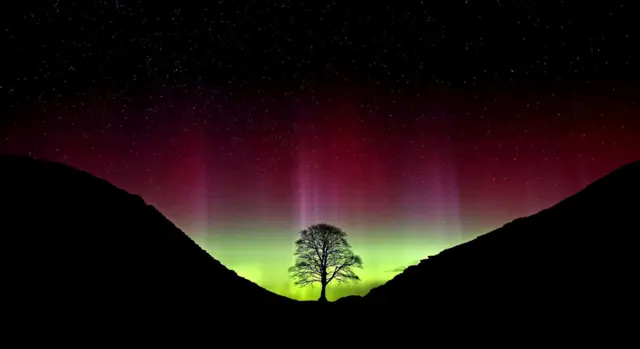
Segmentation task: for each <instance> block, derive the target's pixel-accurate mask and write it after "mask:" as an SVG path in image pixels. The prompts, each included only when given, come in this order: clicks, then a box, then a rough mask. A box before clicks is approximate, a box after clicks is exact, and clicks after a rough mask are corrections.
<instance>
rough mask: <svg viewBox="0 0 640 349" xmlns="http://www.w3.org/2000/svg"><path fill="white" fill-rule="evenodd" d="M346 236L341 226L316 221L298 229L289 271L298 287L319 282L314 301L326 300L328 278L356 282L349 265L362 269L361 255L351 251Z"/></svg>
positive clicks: (356, 276) (358, 279)
mask: <svg viewBox="0 0 640 349" xmlns="http://www.w3.org/2000/svg"><path fill="white" fill-rule="evenodd" d="M346 237H347V234H346V233H345V232H344V231H342V230H341V229H339V228H336V227H334V226H332V225H329V224H325V223H320V224H316V225H312V226H310V227H308V228H307V229H305V230H303V231H301V232H300V238H299V239H298V240H296V251H295V253H294V255H295V256H296V262H295V264H294V265H293V266H292V267H291V268H289V273H290V274H291V276H292V277H293V278H294V279H295V284H296V285H299V286H306V285H312V286H313V284H314V283H316V282H317V283H320V284H321V285H322V291H321V293H320V298H319V299H318V301H321V302H324V301H326V300H327V296H326V289H327V285H328V284H329V283H330V282H332V281H337V282H348V281H352V282H358V281H360V278H359V277H358V275H356V274H355V273H354V272H353V270H352V268H354V267H355V268H362V258H360V256H357V255H355V254H354V253H353V252H352V251H351V246H350V245H349V243H348V242H347V239H346Z"/></svg>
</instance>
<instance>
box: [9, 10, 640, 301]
mask: <svg viewBox="0 0 640 349" xmlns="http://www.w3.org/2000/svg"><path fill="white" fill-rule="evenodd" d="M96 3H99V4H98V5H92V6H93V7H91V8H83V9H79V8H76V7H74V6H70V5H69V4H67V6H66V7H65V6H64V2H63V1H60V2H56V5H55V8H54V7H51V5H46V6H45V5H42V7H41V8H38V9H14V10H13V11H15V13H12V14H13V15H14V18H17V19H15V20H13V21H8V22H5V23H4V25H5V27H6V28H7V30H5V31H4V32H3V34H2V35H3V36H2V40H7V41H5V42H4V43H8V44H7V45H5V46H6V47H9V48H10V49H9V50H8V52H9V53H8V56H9V57H10V59H11V60H12V62H13V63H14V65H13V66H8V65H4V66H3V67H2V73H3V75H2V76H3V80H2V83H0V85H1V86H0V96H1V99H0V100H1V101H2V102H3V104H2V120H1V121H0V151H2V152H6V153H13V154H23V155H31V156H35V157H42V158H47V159H51V160H55V161H60V162H63V163H66V164H69V165H72V166H75V167H77V168H79V169H82V170H85V171H88V172H90V173H92V174H94V175H97V176H99V177H102V178H104V179H106V180H108V181H110V182H111V183H113V184H115V185H116V186H119V187H121V188H123V189H125V190H127V191H129V192H131V193H135V194H138V195H140V196H142V197H143V198H144V199H145V201H147V202H148V203H149V204H152V205H154V206H156V207H157V208H158V209H159V210H160V211H161V212H162V213H163V214H164V215H165V216H167V217H168V218H169V219H170V220H172V221H173V222H174V223H175V224H176V225H177V226H178V227H180V228H181V229H182V230H184V231H185V232H187V233H188V234H189V235H190V236H191V237H192V238H193V239H194V240H195V241H196V242H198V243H199V244H200V245H201V246H202V247H203V248H205V249H206V250H207V251H209V252H210V253H211V254H212V255H213V256H214V257H215V258H217V259H218V260H220V261H221V262H222V263H223V264H225V265H226V266H227V267H229V268H231V269H233V270H235V271H236V272H238V273H239V274H240V275H242V276H245V277H246V278H248V279H250V280H252V281H255V282H257V283H258V284H260V285H261V286H263V287H265V288H267V289H270V290H272V291H274V292H277V293H280V294H283V295H286V296H290V297H293V298H297V299H315V298H317V296H318V294H319V287H316V288H312V289H311V288H309V289H301V288H297V287H295V286H293V283H292V282H291V280H290V279H289V278H288V275H287V268H288V267H289V266H290V265H291V263H292V261H293V247H294V246H293V242H294V240H295V239H296V237H297V235H298V233H299V231H300V230H301V229H303V228H305V227H306V226H308V225H310V224H314V223H318V222H327V223H330V224H333V225H336V226H338V227H340V228H342V229H343V230H344V231H346V232H347V234H349V242H350V243H351V244H352V246H353V250H354V252H356V253H357V254H359V255H360V256H362V258H363V261H364V269H363V270H362V271H359V275H360V277H361V278H362V280H363V282H362V283H361V284H356V285H344V286H340V287H336V286H335V285H330V286H329V288H328V298H329V299H330V300H332V299H335V298H337V297H340V296H344V295H348V294H354V293H358V294H363V293H366V291H367V290H368V289H369V288H370V287H371V286H373V285H377V284H380V283H383V282H384V281H386V280H388V279H389V278H391V277H392V276H393V275H395V274H396V273H398V272H399V270H400V269H401V268H402V267H405V266H407V265H410V264H414V263H416V262H417V261H418V260H420V259H422V258H425V257H427V256H429V255H432V254H435V253H437V252H439V251H441V250H442V249H444V248H447V247H450V246H453V245H455V244H458V243H460V242H463V241H467V240H469V239H472V238H474V237H476V236H478V235H479V234H482V233H485V232H487V231H489V230H491V229H493V228H496V227H498V226H500V225H502V224H504V223H506V222H508V221H509V220H511V219H514V218H517V217H520V216H523V215H528V214H531V213H534V212H536V211H538V210H540V209H543V208H546V207H548V206H550V205H553V204H555V203H556V202H558V201H559V200H561V199H563V198H564V197H566V196H568V195H571V194H573V193H575V192H576V191H578V190H580V189H581V188H583V187H584V186H585V185H587V184H589V183H590V182H592V181H593V180H595V179H597V178H599V177H600V176H603V175H605V174H606V173H608V172H610V171H612V170H614V169H615V168H617V167H618V166H621V165H623V164H625V163H627V162H630V161H633V160H637V159H638V158H640V136H639V135H640V117H639V115H640V105H639V104H638V103H639V98H640V93H638V91H640V89H639V86H638V85H639V84H638V83H637V81H640V80H637V79H636V77H637V65H638V60H637V59H635V60H634V59H633V58H634V56H633V55H634V54H633V53H631V52H629V51H628V50H626V49H627V48H630V47H637V43H638V36H637V32H633V31H629V28H631V27H630V26H631V25H632V24H631V23H632V22H630V19H628V18H627V17H626V15H625V12H624V9H620V8H612V9H611V13H614V15H611V16H613V17H611V16H606V20H603V21H602V22H603V23H600V24H593V23H591V22H589V23H588V24H589V25H588V26H587V21H586V19H585V18H588V15H593V14H594V13H608V12H606V11H603V9H602V8H597V9H586V10H585V9H584V8H583V9H582V11H586V12H579V11H578V12H575V13H574V14H573V16H574V17H571V20H568V21H567V22H566V23H565V22H563V20H561V19H560V17H557V16H560V14H562V13H564V12H563V11H565V10H567V11H568V9H564V10H563V11H560V12H562V13H560V14H558V8H555V7H554V6H560V5H545V4H540V5H537V6H533V5H532V7H527V6H524V5H522V6H523V7H521V8H520V7H517V6H516V5H513V6H516V7H517V8H510V9H504V8H502V7H501V9H502V10H501V11H502V12H500V11H498V12H496V11H495V10H496V9H495V8H491V9H483V8H480V7H477V6H476V7H470V8H467V9H466V10H465V11H464V16H462V18H458V17H457V16H455V15H454V14H453V13H454V11H458V12H456V13H460V9H453V8H454V7H455V6H472V4H469V2H468V1H458V2H456V1H452V4H453V3H455V4H454V5H450V6H451V7H450V8H445V6H444V5H440V6H438V5H421V6H425V9H424V11H426V12H428V13H430V17H429V18H430V19H429V20H425V19H424V18H423V19H420V18H422V17H419V16H418V15H416V14H415V13H416V12H415V11H413V12H411V11H408V10H407V9H400V8H397V9H396V8H393V9H387V11H386V12H385V13H382V14H377V15H374V14H373V13H374V12H373V10H372V9H370V10H362V11H359V12H358V13H354V12H353V11H349V10H348V9H346V8H343V7H342V6H341V5H336V4H333V5H331V6H328V8H330V9H329V10H328V11H333V12H332V14H333V16H334V17H331V16H326V17H323V18H324V19H322V18H320V17H318V16H311V15H310V13H316V14H317V13H320V12H318V11H320V10H319V9H317V8H305V6H303V5H292V4H289V3H288V2H282V4H285V3H286V4H288V5H286V6H289V7H286V8H285V10H282V7H278V6H275V5H273V6H272V7H269V6H267V5H254V7H255V8H253V7H250V6H249V7H243V10H235V7H233V6H234V5H229V4H222V2H221V3H219V4H218V5H212V6H213V7H214V8H211V9H209V11H204V12H203V11H197V10H195V9H187V8H178V7H166V8H165V7H164V6H163V5H149V6H148V7H146V8H144V7H142V5H140V4H139V3H134V2H127V1H119V2H117V3H114V2H112V1H102V2H96ZM274 3H275V2H274ZM462 3H466V5H463V4H462ZM471 3H473V1H471ZM498 3H499V2H498ZM565 3H569V4H570V5H571V4H573V2H571V1H567V2H565ZM576 4H577V2H576ZM570 5H566V6H570ZM33 6H36V5H33ZM87 6H88V5H87ZM216 6H218V7H219V8H215V7H216ZM282 6H285V5H282ZM345 6H346V5H345ZM429 6H431V7H429ZM500 6H507V5H500ZM518 6H520V5H518ZM571 6H578V5H575V4H574V5H571ZM238 8H240V6H238ZM571 8H573V7H571ZM414 10H415V9H414ZM20 11H23V12H20ZM283 11H284V12H283ZM492 11H493V12H492ZM510 11H511V12H510ZM238 12H242V16H239V15H238V14H237V13H238ZM569 12H570V11H569ZM28 13H31V16H28V15H26V14H28ZM202 13H206V14H207V15H204V14H202ZM264 13H268V14H269V16H267V15H264V16H265V17H264V18H263V14H264ZM572 13H573V12H572ZM23 15H24V16H23ZM252 15H253V16H255V18H254V20H253V21H249V20H247V19H246V18H249V17H251V16H252ZM565 15H566V14H565ZM478 16H480V17H478ZM482 16H484V17H482ZM492 16H493V17H492ZM240 17H242V18H244V19H242V20H241V19H240ZM266 17H268V18H266ZM487 17H489V18H491V20H487V21H486V22H485V20H484V19H482V20H480V19H477V18H487ZM20 18H23V19H22V20H21V19H20ZM291 18H293V19H291ZM297 18H298V19H297ZM309 18H314V19H313V20H311V19H309ZM335 18H337V19H335ZM385 18H393V19H394V20H393V21H392V20H385ZM398 18H400V19H398ZM523 18H529V20H528V21H525V20H523ZM365 19H366V20H365ZM207 21H209V22H207ZM512 21H513V23H512ZM516 21H522V22H518V23H519V24H516V23H515V22H516ZM114 23H115V24H114ZM230 23H236V24H233V25H231V24H230ZM292 23H293V24H292ZM461 23H464V24H465V25H464V26H461ZM611 23H617V25H615V26H613V25H611ZM134 24H135V25H134ZM534 24H535V25H534ZM627 24H628V26H626V25H627ZM494 26H496V27H494ZM497 26H502V27H503V28H510V30H493V29H496V28H497ZM62 27H64V28H67V29H64V30H62V29H61V30H59V31H58V32H55V31H51V28H62ZM34 28H36V29H38V30H39V32H38V33H40V34H39V35H40V36H38V37H37V38H35V36H36V35H35V34H33V32H32V31H33V30H35V29H34ZM82 28H84V30H81V29H82ZM211 28H214V29H215V30H212V29H211ZM259 28H260V29H259ZM365 28H368V32H367V33H363V31H364V29H365ZM544 28H546V29H544ZM258 29H259V30H258ZM303 29H305V30H308V32H307V31H305V30H303ZM312 29H313V30H312ZM7 33H8V34H7ZM212 33H214V34H212ZM393 33H395V34H393ZM390 36H393V37H390ZM523 38H524V39H523ZM267 39H268V40H267ZM605 39H607V40H605ZM523 40H524V43H522V42H523ZM183 42H184V43H186V42H188V43H189V45H190V46H189V47H187V46H185V45H186V44H184V43H183ZM518 45H521V46H518ZM358 50H359V51H358ZM636 55H637V54H636ZM43 62H44V63H43ZM87 233H90V232H87Z"/></svg>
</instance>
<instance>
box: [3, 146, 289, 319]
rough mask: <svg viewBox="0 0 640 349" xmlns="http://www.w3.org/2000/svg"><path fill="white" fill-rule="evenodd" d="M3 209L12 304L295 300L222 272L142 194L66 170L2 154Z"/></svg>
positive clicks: (116, 307)
mask: <svg viewBox="0 0 640 349" xmlns="http://www.w3.org/2000/svg"><path fill="white" fill-rule="evenodd" d="M0 202H1V206H2V211H1V212H0V214H1V217H2V221H1V226H2V237H1V239H2V240H1V241H2V244H1V246H2V249H3V252H2V254H3V258H6V262H5V269H6V270H5V273H4V275H3V285H4V286H3V287H4V292H5V294H7V292H8V293H9V294H12V295H13V296H12V297H13V300H14V301H15V302H14V304H13V305H15V306H19V307H27V308H33V309H34V310H37V309H36V308H37V307H40V306H46V307H63V308H64V309H65V311H67V312H68V311H71V310H81V309H83V308H87V309H88V310H91V311H92V312H98V311H99V310H103V311H122V310H124V311H127V312H133V311H135V310H136V309H139V310H144V309H146V310H148V309H151V308H155V309H157V310H162V311H164V310H168V309H174V310H175V309H186V308H189V307H191V306H194V305H197V306H198V307H197V308H198V311H200V310H203V311H204V309H206V308H208V307H218V308H217V309H216V310H218V311H220V309H221V308H220V306H222V307H223V308H228V306H229V305H232V304H242V305H243V306H253V307H255V306H257V305H265V304H277V305H281V304H289V303H290V302H293V301H291V300H289V299H287V298H284V297H280V296H278V295H276V294H273V293H271V292H269V291H266V290H264V289H263V288H261V287H259V286H258V285H256V284H254V283H252V282H250V281H248V280H246V279H244V278H241V277H240V276H238V275H236V274H235V273H234V272H233V271H230V270H229V269H227V268H226V267H224V266H223V265H222V264H221V263H219V262H218V261H217V260H215V259H214V258H212V257H211V256H210V255H209V254H208V253H206V252H205V251H204V250H202V249H201V248H200V247H199V246H198V245H197V244H196V243H195V242H194V241H193V240H191V239H190V238H189V237H188V236H187V235H186V234H184V233H183V232H182V231H180V230H179V229H178V228H177V227H175V226H174V225H173V224H172V223H171V222H170V221H168V220H167V219H166V218H165V217H164V216H162V214H161V213H160V212H158V211H157V210H156V209H155V208H154V207H152V206H149V205H147V204H145V202H144V201H143V200H142V199H141V198H140V197H138V196H135V195H131V194H128V193H127V192H125V191H123V190H120V189H118V188H116V187H114V186H112V185H111V184H109V183H107V182H106V181H104V180H101V179H98V178H96V177H93V176H92V175H90V174H88V173H85V172H81V171H77V170H75V169H72V168H70V167H67V166H65V165H61V164H57V163H50V162H44V161H38V160H34V159H29V158H23V157H13V156H0ZM5 299H7V298H5ZM35 304H38V305H35Z"/></svg>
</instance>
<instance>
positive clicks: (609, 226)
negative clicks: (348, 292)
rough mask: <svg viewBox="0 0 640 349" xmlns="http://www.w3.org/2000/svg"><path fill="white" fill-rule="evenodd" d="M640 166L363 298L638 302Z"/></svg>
mask: <svg viewBox="0 0 640 349" xmlns="http://www.w3.org/2000/svg"><path fill="white" fill-rule="evenodd" d="M639 223H640V162H635V163H631V164H628V165H626V166H623V167H622V168H620V169H618V170H616V171H614V172H612V173H611V174H609V175H607V176H605V177H604V178H601V179H600V180H598V181H596V182H594V183H592V184H591V185H589V186H588V187H586V188H585V189H584V190H582V191H580V192H579V193H577V194H575V195H573V196H571V197H569V198H567V199H565V200H563V201H561V202H560V203H558V204H557V205H555V206H553V207H551V208H549V209H546V210H543V211H541V212H539V213H537V214H534V215H532V216H529V217H526V218H520V219H516V220H515V221H513V222H511V223H508V224H506V225H505V226H503V227H501V228H499V229H496V230H494V231H492V232H490V233H487V234H485V235H482V236H480V237H478V238H476V239H475V240H472V241H469V242H467V243H464V244H461V245H459V246H455V247H453V248H450V249H448V250H445V251H443V252H441V253H439V254H438V255H435V256H432V257H429V258H428V259H425V260H422V261H421V262H420V263H419V264H418V265H415V266H411V267H409V268H407V269H406V270H405V271H404V272H402V273H401V274H399V275H397V276H396V277H395V278H393V279H392V280H390V281H389V282H387V283H386V284H385V285H383V286H380V287H378V288H375V289H373V290H371V291H370V292H369V293H368V294H367V295H366V296H365V297H364V298H363V300H364V301H365V302H369V303H370V304H378V305H380V304H385V305H392V306H400V307H401V308H404V306H411V307H414V309H415V307H418V308H420V309H432V310H436V309H448V308H454V307H455V308H457V307H463V308H467V309H469V307H473V308H477V307H482V308H485V310H488V309H493V310H505V309H510V308H513V310H515V309H524V308H529V309H531V310H540V311H542V309H547V310H549V309H550V308H553V309H554V311H558V310H562V309H567V310H568V309H576V308H582V309H589V311H595V309H596V308H606V307H610V306H613V305H614V304H617V305H621V306H624V305H625V304H626V302H628V301H630V299H631V298H635V296H632V295H633V290H634V289H635V287H636V286H635V280H634V279H635V275H637V267H636V265H637V264H638V253H637V246H636V245H635V243H634V242H635V240H636V237H635V235H636V234H637V233H638V232H640V228H639V226H640V224H639Z"/></svg>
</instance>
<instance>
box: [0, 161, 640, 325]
mask: <svg viewBox="0 0 640 349" xmlns="http://www.w3.org/2000/svg"><path fill="white" fill-rule="evenodd" d="M0 202H1V205H2V211H1V212H0V214H1V218H2V221H1V224H2V245H1V246H2V255H3V259H4V260H5V262H4V265H5V268H4V274H3V291H4V292H3V299H4V300H5V302H4V303H5V304H4V309H5V311H14V313H15V314H17V316H20V317H23V318H26V319H27V320H28V319H35V318H39V317H42V316H51V315H52V314H65V316H73V315H74V314H75V315H77V316H81V317H82V319H85V320H86V321H94V320H97V319H101V320H104V319H105V318H109V316H111V315H114V314H116V315H117V316H119V318H127V317H131V316H144V317H146V318H155V319H169V320H170V321H177V322H180V321H187V320H188V319H194V318H195V317H197V318H199V317H202V316H203V314H209V315H211V314H215V315H213V316H215V317H216V318H217V319H223V318H226V317H227V316H233V317H235V318H241V319H244V320H237V321H242V322H241V323H242V326H247V325H248V323H250V322H251V321H249V320H252V321H256V322H251V323H253V324H257V323H262V324H264V325H268V324H269V323H268V321H269V320H268V319H269V318H271V319H274V318H281V317H287V318H288V319H290V320H291V321H293V322H294V323H295V324H296V326H302V327H304V326H306V325H305V324H306V323H307V322H308V321H311V322H310V324H313V323H316V322H318V321H321V320H320V319H325V318H326V317H325V315H327V316H329V317H331V318H334V317H337V318H345V320H344V321H347V320H346V319H348V318H353V317H357V318H358V319H359V320H358V322H360V323H363V322H364V323H376V324H378V325H383V324H387V323H389V324H396V325H398V324H403V323H407V322H411V323H413V324H416V321H417V320H416V319H417V318H416V317H418V318H420V319H423V321H426V319H429V318H431V319H433V318H438V317H439V316H441V315H442V314H448V315H454V316H457V317H461V318H468V317H469V316H474V317H476V316H483V317H486V318H491V316H498V315H504V314H511V316H514V315H515V314H517V317H518V318H528V319H529V320H532V319H533V317H534V315H535V316H539V315H541V314H543V315H544V316H546V318H547V319H548V318H552V317H555V316H561V315H563V314H564V315H571V316H573V317H584V316H586V317H588V318H593V319H599V320H602V319H606V318H607V317H609V316H614V315H615V316H617V314H623V313H627V312H630V311H631V310H630V309H633V307H632V305H633V304H635V302H634V298H635V297H636V295H637V287H636V286H635V284H636V281H637V275H638V272H637V264H638V263H637V256H638V253H637V252H636V250H637V245H636V244H635V241H636V235H637V234H638V233H639V232H640V229H639V228H638V226H639V225H638V223H639V219H640V204H639V203H640V162H635V163H632V164H629V165H627V166H624V167H622V168H620V169H618V170H616V171H614V172H613V173H611V174H610V175H608V176H605V177H604V178H602V179H600V180H598V181H596V182H595V183H593V184H592V185H590V186H588V187H587V188H585V189H584V190H583V191H581V192H579V193H577V194H575V195H574V196H571V197H569V198H567V199H565V200H564V201H562V202H560V203H559V204H557V205H555V206H553V207H551V208H549V209H547V210H544V211H541V212H539V213H538V214H535V215H533V216H530V217H526V218H521V219H517V220H515V221H513V222H511V223H508V224H506V225H505V226H504V227H502V228H500V229H497V230H495V231H492V232H490V233H488V234H485V235H483V236H480V237H478V238H477V239H475V240H472V241H470V242H468V243H465V244H462V245H459V246H456V247H453V248H450V249H448V250H445V251H443V252H441V253H439V254H438V255H436V256H432V257H429V258H428V259H425V260H423V261H421V262H420V263H419V264H418V265H416V266H412V267H409V268H408V269H406V270H405V271H404V272H403V273H401V274H399V275H398V276H396V277H395V278H394V279H392V280H391V281H389V282H387V283H386V284H385V285H382V286H380V287H378V288H375V289H373V290H372V291H370V292H369V294H367V295H366V296H364V297H347V298H345V299H341V300H338V301H337V302H334V303H332V304H327V305H318V304H315V303H314V302H296V301H293V300H290V299H288V298H285V297H281V296H278V295H276V294H273V293H271V292H269V291H266V290H265V289H263V288H261V287H259V286H258V285H256V284H254V283H252V282H250V281H248V280H246V279H244V278H242V277H240V276H238V275H236V274H235V273H234V272H233V271H230V270H229V269H227V268H226V267H224V266H223V265H222V264H221V263H219V262H218V261H217V260H216V259H214V258H213V257H211V256H210V255H209V254H208V253H206V252H205V251H204V250H202V249H201V248H200V247H199V246H198V245H197V244H196V243H195V242H193V241H192V240H191V239H190V238H189V237H188V236H187V235H186V234H184V233H183V232H182V231H180V230H179V229H178V228H177V227H175V226H174V225H173V224H172V223H171V222H169V221H168V220H167V219H166V218H165V217H163V216H162V214H160V213H159V212H158V211H157V210H156V209H155V208H154V207H152V206H149V205H147V204H145V202H144V201H143V200H142V198H140V197H138V196H135V195H131V194H129V193H126V192H125V191H123V190H120V189H118V188H116V187H114V186H112V185H111V184H109V183H107V182H105V181H104V180H101V179H98V178H96V177H94V176H92V175H90V174H88V173H85V172H82V171H78V170H75V169H72V168H70V167H68V166H65V165H61V164H57V163H50V162H46V161H39V160H34V159H29V158H24V157H15V156H1V157H0ZM203 299H210V300H211V302H210V303H203V302H202V300H203ZM392 313H393V314H395V315H381V314H392ZM614 313H615V314H614ZM176 314H181V315H176ZM374 314H376V315H374ZM612 314H613V315H612ZM296 315H299V316H300V317H298V318H296V317H295V316H296ZM309 316H310V317H309ZM185 319H187V320H185ZM296 319H298V320H296ZM302 319H304V320H302ZM314 319H315V320H314ZM409 319H411V320H409ZM514 319H515V318H514ZM583 319H584V318H583ZM191 321H194V320H191ZM264 321H267V322H264ZM271 321H275V320H271ZM300 321H302V322H300ZM314 321H315V322H314ZM514 321H515V320H514ZM239 324H240V323H238V326H240V325H239ZM234 326H235V325H234ZM309 326H311V325H309Z"/></svg>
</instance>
